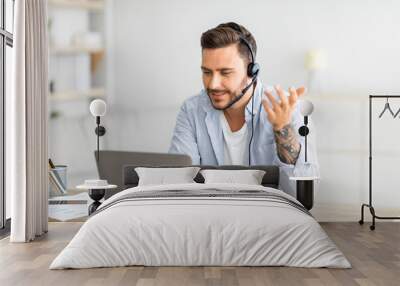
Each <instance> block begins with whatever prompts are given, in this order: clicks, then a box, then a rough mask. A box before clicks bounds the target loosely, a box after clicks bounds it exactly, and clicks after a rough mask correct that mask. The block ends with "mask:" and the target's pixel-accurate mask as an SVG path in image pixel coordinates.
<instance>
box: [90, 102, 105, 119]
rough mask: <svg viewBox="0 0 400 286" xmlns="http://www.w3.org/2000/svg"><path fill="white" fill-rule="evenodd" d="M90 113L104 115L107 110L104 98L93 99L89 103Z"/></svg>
mask: <svg viewBox="0 0 400 286" xmlns="http://www.w3.org/2000/svg"><path fill="white" fill-rule="evenodd" d="M89 109H90V113H91V114H92V115H93V116H94V117H96V116H104V115H105V114H106V111H107V104H106V102H105V101H104V100H102V99H95V100H93V101H92V102H91V103H90V107H89Z"/></svg>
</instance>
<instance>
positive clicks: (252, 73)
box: [222, 22, 260, 166]
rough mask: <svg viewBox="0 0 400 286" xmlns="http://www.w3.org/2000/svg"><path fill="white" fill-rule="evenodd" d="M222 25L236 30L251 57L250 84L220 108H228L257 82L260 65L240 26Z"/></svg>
mask: <svg viewBox="0 0 400 286" xmlns="http://www.w3.org/2000/svg"><path fill="white" fill-rule="evenodd" d="M224 26H228V27H229V28H231V29H233V30H235V31H236V32H237V34H238V35H239V38H240V41H241V42H242V43H243V44H244V45H245V46H246V47H247V48H248V50H249V52H250V57H251V62H250V63H249V64H248V66H247V76H248V77H251V82H250V84H248V85H247V86H246V87H245V88H244V89H243V90H242V92H241V93H240V95H238V96H237V97H235V98H234V99H233V100H232V101H231V102H230V103H229V104H228V105H227V106H226V107H224V108H223V109H222V110H225V109H228V108H229V107H231V106H232V105H234V104H235V103H236V102H238V101H239V100H240V99H241V98H242V97H243V96H244V94H245V93H246V92H247V90H248V89H249V88H250V87H251V86H252V85H254V86H255V85H256V82H257V76H258V73H259V72H260V65H259V64H258V63H256V61H255V57H254V52H253V49H252V48H251V45H250V43H249V41H247V40H246V38H245V36H244V34H243V32H242V30H241V28H240V26H239V25H238V24H236V23H234V22H230V23H227V24H224ZM254 91H255V89H253V93H252V95H251V137H250V140H249V166H250V164H251V152H250V150H251V142H252V141H253V134H254V115H253V106H254Z"/></svg>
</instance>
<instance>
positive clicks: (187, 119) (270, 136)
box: [169, 81, 317, 169]
mask: <svg viewBox="0 0 400 286" xmlns="http://www.w3.org/2000/svg"><path fill="white" fill-rule="evenodd" d="M263 96H264V88H263V86H262V84H261V82H260V81H258V84H257V86H256V90H255V92H254V109H253V114H254V119H253V124H254V135H253V139H252V143H251V147H250V152H251V164H250V165H278V166H280V167H283V168H285V169H286V168H288V169H292V168H293V167H294V165H289V164H285V163H283V162H282V161H281V160H280V159H279V157H278V153H277V150H276V144H275V138H274V133H273V129H272V125H271V124H270V122H269V121H268V118H267V113H266V111H265V109H264V107H263V105H262V103H261V100H262V97H263ZM251 105H252V100H251V99H250V100H249V102H248V104H247V106H246V108H245V121H246V124H247V127H248V130H249V132H248V136H249V137H250V136H251V124H252V120H251ZM299 107H300V104H297V105H296V108H295V110H294V112H293V114H292V126H293V127H294V130H295V134H296V135H297V136H298V140H299V142H300V144H301V149H300V154H299V157H298V159H297V162H296V165H297V164H301V163H304V160H305V158H304V150H305V147H304V137H302V136H300V135H299V134H298V129H299V127H300V126H302V125H303V122H304V117H303V116H302V115H301V114H300V109H299ZM221 112H223V111H220V110H216V109H215V108H213V106H212V104H211V102H210V99H209V97H208V95H207V93H206V91H205V90H202V91H201V92H200V94H198V95H195V96H192V97H190V98H188V99H187V100H186V101H185V102H184V103H183V105H182V106H181V108H180V111H179V114H178V117H177V120H176V126H175V129H174V133H173V136H172V142H171V146H170V149H169V152H170V153H177V154H186V155H189V156H190V157H191V158H192V164H194V165H223V164H224V138H223V131H222V126H221V120H220V114H221ZM309 123H311V122H310V120H309ZM310 132H313V131H312V130H311V131H310ZM249 139H250V138H249ZM307 148H308V150H307V161H308V162H311V163H314V164H317V158H316V153H315V148H314V144H313V142H310V140H309V139H308V142H307ZM247 153H248V151H247Z"/></svg>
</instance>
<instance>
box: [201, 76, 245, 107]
mask: <svg viewBox="0 0 400 286" xmlns="http://www.w3.org/2000/svg"><path fill="white" fill-rule="evenodd" d="M245 85H246V79H244V80H243V82H242V84H241V86H245ZM242 90H243V88H240V89H239V91H238V92H231V91H229V90H219V89H208V88H207V95H208V97H209V98H210V102H211V105H212V106H213V107H214V109H216V110H225V109H227V108H228V106H229V105H230V104H231V103H232V101H234V100H235V99H236V98H237V97H239V96H241V95H242ZM213 92H214V93H228V94H229V101H228V103H227V104H226V105H225V106H224V107H217V106H215V105H214V102H213V100H212V95H211V94H212V93H213ZM229 107H230V106H229Z"/></svg>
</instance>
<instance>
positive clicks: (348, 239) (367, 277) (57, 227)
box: [0, 222, 400, 286]
mask: <svg viewBox="0 0 400 286" xmlns="http://www.w3.org/2000/svg"><path fill="white" fill-rule="evenodd" d="M81 225H82V223H79V222H73V223H50V228H49V229H50V230H49V233H48V234H47V235H45V236H44V237H42V238H40V239H38V240H36V241H34V242H32V243H27V244H10V243H9V242H8V238H6V239H3V240H2V241H0V285H1V286H6V285H13V286H17V285H53V286H59V285H68V286H75V285H140V286H147V285H167V286H178V285H228V286H231V285H256V286H261V285H290V286H293V285H346V286H350V285H384V286H390V285H396V286H398V285H400V224H399V223H394V222H378V224H377V228H376V230H375V231H370V230H369V228H368V224H365V225H363V226H360V225H358V223H321V225H322V226H323V228H324V229H325V230H326V231H327V233H328V234H329V236H330V237H331V238H332V240H333V241H335V243H336V244H337V246H338V247H339V248H340V249H341V250H342V251H343V253H344V254H345V256H346V257H347V258H348V259H349V261H350V262H351V264H352V266H353V268H352V269H348V270H343V269H306V268H290V267H120V268H101V269H86V270H51V271H50V270H48V267H49V264H50V263H51V261H52V260H53V259H54V258H55V256H56V255H57V254H58V253H59V252H60V251H61V250H62V249H63V247H64V246H65V245H66V244H67V242H68V241H69V240H70V239H71V238H72V237H73V235H74V234H75V233H76V231H77V230H78V229H79V227H80V226H81Z"/></svg>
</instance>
